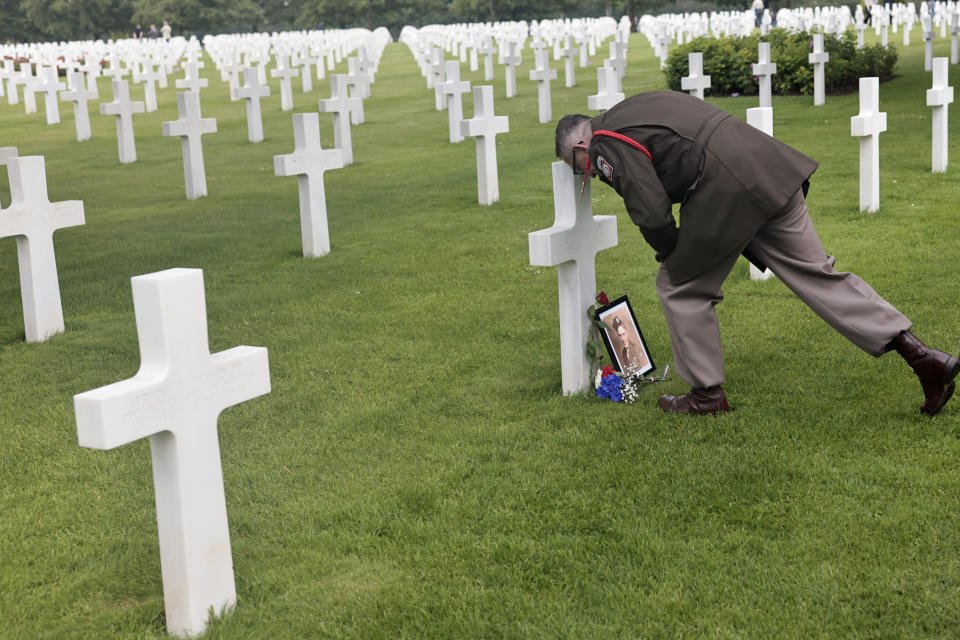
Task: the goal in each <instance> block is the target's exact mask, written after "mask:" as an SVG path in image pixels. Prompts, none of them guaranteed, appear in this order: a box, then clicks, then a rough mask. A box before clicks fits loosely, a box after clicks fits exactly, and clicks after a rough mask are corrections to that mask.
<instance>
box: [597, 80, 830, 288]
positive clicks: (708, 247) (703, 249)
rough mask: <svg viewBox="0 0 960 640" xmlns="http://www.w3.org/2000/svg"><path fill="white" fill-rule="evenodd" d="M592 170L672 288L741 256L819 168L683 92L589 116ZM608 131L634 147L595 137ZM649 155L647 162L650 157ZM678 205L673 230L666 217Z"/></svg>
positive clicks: (642, 97)
mask: <svg viewBox="0 0 960 640" xmlns="http://www.w3.org/2000/svg"><path fill="white" fill-rule="evenodd" d="M591 126H592V129H593V132H594V136H593V138H592V139H591V141H590V163H591V166H592V167H595V168H596V169H597V171H598V173H599V177H600V179H601V180H602V181H603V182H606V183H607V184H609V185H610V186H612V187H613V188H614V189H615V190H616V192H617V193H618V194H619V195H620V196H621V197H622V198H623V202H624V205H625V206H626V208H627V213H628V214H629V215H630V219H631V220H633V222H634V224H636V225H637V226H638V227H640V231H641V232H642V233H643V236H644V238H645V239H646V241H647V242H648V243H649V244H650V246H652V247H653V248H654V249H655V250H656V251H657V256H656V257H657V260H660V261H662V262H664V264H665V265H666V268H667V274H668V275H669V277H670V280H671V282H673V283H674V284H680V283H682V282H686V281H688V280H692V279H693V278H696V277H697V276H698V275H700V274H702V273H704V272H705V271H707V270H708V269H710V268H711V267H713V266H715V265H716V264H717V263H719V262H720V261H721V260H723V259H724V258H725V257H727V256H729V255H730V254H731V253H734V252H737V253H739V252H742V251H743V250H744V249H745V248H746V246H747V244H749V242H750V239H751V238H752V237H753V236H754V234H755V233H756V232H757V230H758V229H759V228H760V227H761V226H762V225H763V224H764V223H765V222H766V221H767V220H770V219H771V218H773V217H774V216H776V215H777V213H779V212H780V211H781V210H782V209H783V207H784V206H785V205H786V204H787V201H788V200H789V199H790V196H792V195H793V194H794V193H796V192H797V190H798V189H800V188H803V189H804V193H806V188H807V186H808V180H809V178H810V176H811V175H812V174H813V172H814V171H815V170H816V168H817V162H816V161H815V160H813V159H811V158H808V157H807V156H805V155H804V154H802V153H800V152H799V151H797V150H796V149H793V148H792V147H789V146H787V145H786V144H784V143H782V142H780V141H778V140H776V139H774V138H771V137H770V136H768V135H767V134H765V133H763V132H762V131H759V130H757V129H754V128H753V127H751V126H750V125H748V124H746V123H745V122H743V121H742V120H739V119H738V118H734V117H733V116H731V115H730V114H729V113H727V112H725V111H723V110H721V109H718V108H717V107H714V106H713V105H711V104H708V103H706V102H704V101H703V100H699V99H697V98H694V97H692V96H689V95H687V94H685V93H679V92H675V91H652V92H649V93H641V94H638V95H635V96H632V97H630V98H628V99H626V100H624V101H622V102H620V103H619V104H617V105H616V106H614V107H613V108H611V109H610V110H609V111H607V112H605V113H602V114H600V115H599V116H597V117H595V118H593V120H592V122H591ZM601 130H604V131H611V132H614V133H618V134H621V135H625V136H627V137H628V138H630V139H632V140H634V141H636V142H637V143H639V144H640V145H642V146H643V147H644V148H645V149H646V150H647V151H649V153H650V156H651V157H650V158H648V157H647V155H646V154H645V153H644V152H643V151H642V150H639V149H636V148H634V147H633V146H631V145H630V144H628V143H627V142H624V141H622V140H618V139H615V138H613V137H608V136H606V135H602V134H600V135H598V134H597V132H598V131H601ZM651 158H652V159H651ZM678 202H679V203H682V205H681V207H680V224H679V228H678V227H677V225H676V222H675V221H674V218H673V214H672V207H671V205H672V204H673V203H678Z"/></svg>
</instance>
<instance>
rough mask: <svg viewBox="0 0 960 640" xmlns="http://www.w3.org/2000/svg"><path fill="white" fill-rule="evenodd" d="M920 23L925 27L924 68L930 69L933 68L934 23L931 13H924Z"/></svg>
mask: <svg viewBox="0 0 960 640" xmlns="http://www.w3.org/2000/svg"><path fill="white" fill-rule="evenodd" d="M920 24H921V25H922V28H923V70H924V71H930V70H932V69H933V37H934V31H933V23H932V22H931V21H930V16H929V15H924V16H923V18H922V19H921V20H920Z"/></svg>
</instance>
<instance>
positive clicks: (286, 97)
mask: <svg viewBox="0 0 960 640" xmlns="http://www.w3.org/2000/svg"><path fill="white" fill-rule="evenodd" d="M296 76H297V70H296V69H293V68H291V67H290V66H289V65H288V64H287V56H286V54H283V53H278V54H277V68H276V69H273V70H271V71H270V77H271V78H280V109H282V110H283V111H290V110H292V109H293V85H292V84H291V82H292V81H293V78H295V77H296Z"/></svg>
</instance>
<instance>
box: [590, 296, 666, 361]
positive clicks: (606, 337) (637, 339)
mask: <svg viewBox="0 0 960 640" xmlns="http://www.w3.org/2000/svg"><path fill="white" fill-rule="evenodd" d="M595 318H596V319H597V320H598V321H599V322H600V323H601V324H602V325H603V327H602V328H601V329H600V333H601V334H602V335H603V343H604V344H605V345H606V346H607V353H608V354H610V362H611V364H612V365H613V368H614V369H616V370H617V371H619V372H621V373H623V374H624V375H626V376H632V375H644V374H646V373H648V372H650V371H653V370H654V369H655V368H656V365H654V364H653V358H652V357H651V356H650V349H648V348H647V341H646V340H644V339H643V333H642V332H641V331H640V326H639V325H638V324H637V316H635V315H634V313H633V307H631V306H630V300H628V299H627V296H621V297H619V298H617V299H616V300H614V301H612V302H611V303H610V304H607V305H604V306H602V307H600V308H598V309H597V310H596V313H595Z"/></svg>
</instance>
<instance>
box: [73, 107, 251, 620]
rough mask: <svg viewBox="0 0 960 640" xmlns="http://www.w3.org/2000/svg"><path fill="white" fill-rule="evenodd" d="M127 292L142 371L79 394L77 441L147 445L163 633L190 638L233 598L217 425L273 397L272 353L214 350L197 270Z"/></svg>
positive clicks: (165, 274) (99, 445)
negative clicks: (246, 405) (225, 414)
mask: <svg viewBox="0 0 960 640" xmlns="http://www.w3.org/2000/svg"><path fill="white" fill-rule="evenodd" d="M191 93H194V92H191ZM194 95H195V94H194ZM131 286H132V288H133V309H134V314H135V316H136V322H137V337H138V340H139V343H140V369H139V371H137V374H136V375H135V376H134V377H133V378H130V379H128V380H123V381H121V382H116V383H114V384H111V385H108V386H106V387H100V388H99V389H94V390H92V391H87V392H85V393H80V394H77V395H75V396H74V397H73V407H74V412H75V413H76V417H77V440H78V442H79V444H80V446H82V447H90V448H93V449H114V448H116V447H119V446H122V445H125V444H129V443H131V442H135V441H137V440H140V439H141V438H146V437H149V438H150V455H151V458H152V461H153V488H154V496H155V502H156V508H157V533H158V535H159V539H160V570H161V573H162V575H163V602H164V607H165V609H166V618H167V631H169V632H170V633H172V634H174V635H176V636H181V637H188V636H194V635H198V634H200V633H202V632H203V631H204V629H205V628H206V626H207V624H208V622H209V610H210V609H211V608H212V609H213V614H214V615H219V614H221V613H223V612H225V611H227V610H229V609H231V608H233V606H234V605H235V604H236V601H237V594H236V586H235V583H234V575H233V555H232V553H231V549H230V529H229V526H228V522H227V503H226V498H225V496H224V489H223V470H222V467H221V462H220V445H219V442H218V440H217V419H218V417H219V415H220V413H221V412H222V411H223V410H224V409H226V408H227V407H231V406H233V405H236V404H240V403H241V402H244V401H246V400H249V399H251V398H256V397H257V396H261V395H264V394H266V393H269V392H270V370H269V365H268V362H267V350H266V349H264V348H263V347H246V346H241V347H234V348H233V349H228V350H227V351H221V352H219V353H215V354H211V353H210V347H209V342H208V337H207V312H206V303H205V301H204V291H203V271H201V270H200V269H169V270H167V271H161V272H159V273H151V274H147V275H142V276H136V277H134V278H132V279H131Z"/></svg>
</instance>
